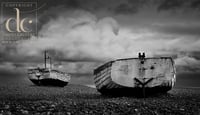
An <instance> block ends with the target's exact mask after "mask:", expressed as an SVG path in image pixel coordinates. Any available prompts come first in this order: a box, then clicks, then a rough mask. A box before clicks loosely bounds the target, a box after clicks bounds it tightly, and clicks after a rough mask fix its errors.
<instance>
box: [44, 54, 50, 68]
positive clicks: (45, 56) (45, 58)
mask: <svg viewBox="0 0 200 115" xmlns="http://www.w3.org/2000/svg"><path fill="white" fill-rule="evenodd" d="M47 59H49V63H50V67H49V68H50V69H51V68H52V67H51V63H52V62H51V61H52V60H51V57H49V56H47V51H46V50H45V51H44V67H45V69H46V68H47Z"/></svg>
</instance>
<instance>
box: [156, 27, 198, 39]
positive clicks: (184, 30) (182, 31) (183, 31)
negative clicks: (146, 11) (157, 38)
mask: <svg viewBox="0 0 200 115" xmlns="http://www.w3.org/2000/svg"><path fill="white" fill-rule="evenodd" d="M154 27H155V28H154V29H156V31H158V32H162V33H165V34H178V35H192V36H200V25H198V24H196V25H192V24H191V25H190V24H183V25H181V24H165V25H156V26H154ZM172 39H173V38H172Z"/></svg>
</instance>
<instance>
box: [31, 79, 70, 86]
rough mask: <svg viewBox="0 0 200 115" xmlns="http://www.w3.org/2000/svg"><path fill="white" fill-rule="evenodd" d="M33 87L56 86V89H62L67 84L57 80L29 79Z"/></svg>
mask: <svg viewBox="0 0 200 115" xmlns="http://www.w3.org/2000/svg"><path fill="white" fill-rule="evenodd" d="M30 80H31V81H32V82H33V83H34V84H35V85H38V86H58V87H64V86H66V85H67V84H68V82H65V81H61V80H57V79H41V80H36V79H30Z"/></svg>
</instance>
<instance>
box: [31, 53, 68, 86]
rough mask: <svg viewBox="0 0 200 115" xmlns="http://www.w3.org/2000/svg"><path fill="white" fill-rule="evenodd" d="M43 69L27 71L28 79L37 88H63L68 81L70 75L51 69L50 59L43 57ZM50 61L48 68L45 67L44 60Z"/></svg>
mask: <svg viewBox="0 0 200 115" xmlns="http://www.w3.org/2000/svg"><path fill="white" fill-rule="evenodd" d="M44 59H45V67H44V68H39V67H38V68H31V69H28V75H29V76H28V77H29V79H30V80H31V81H32V82H33V83H34V84H35V85H39V86H60V87H64V86H66V85H67V84H68V82H69V81H70V75H69V74H67V73H64V72H61V71H58V70H55V69H52V68H51V58H50V57H49V56H48V57H47V55H46V51H45V55H44ZM47 59H49V60H50V67H49V68H48V67H47V66H46V60H47Z"/></svg>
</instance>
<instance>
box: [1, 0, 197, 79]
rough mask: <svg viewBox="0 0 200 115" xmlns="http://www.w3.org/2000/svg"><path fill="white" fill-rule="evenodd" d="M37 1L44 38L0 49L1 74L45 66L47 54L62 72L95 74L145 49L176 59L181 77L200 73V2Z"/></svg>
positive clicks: (39, 30) (192, 0) (178, 0)
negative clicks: (95, 71) (94, 71)
mask: <svg viewBox="0 0 200 115" xmlns="http://www.w3.org/2000/svg"><path fill="white" fill-rule="evenodd" d="M7 1H8V0H7ZM7 1H6V2H7ZM26 1H27V0H26ZM30 1H31V0H30ZM0 2H3V0H0ZM4 2H5V1H4ZM34 2H35V1H34ZM36 2H37V4H38V11H37V12H38V18H37V24H38V36H37V37H36V36H32V37H31V38H30V40H26V41H22V42H20V43H19V44H15V45H0V75H1V76H6V75H12V74H14V73H15V72H17V73H20V72H21V73H23V72H25V68H28V67H31V66H42V62H43V51H44V50H48V51H49V55H50V56H52V58H53V60H54V67H55V68H56V69H59V70H62V71H65V72H69V73H77V74H86V75H87V74H91V73H92V72H93V69H94V68H95V67H98V65H101V64H103V63H105V62H107V61H110V60H113V59H118V58H130V57H137V54H138V52H140V51H141V52H145V53H146V55H147V57H157V56H170V57H173V59H174V60H175V63H176V67H177V72H178V73H182V72H188V73H196V74H198V73H200V1H199V0H59V1H55V0H38V1H36ZM7 15H9V14H7ZM1 26H3V24H1ZM0 37H2V36H1V35H0Z"/></svg>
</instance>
